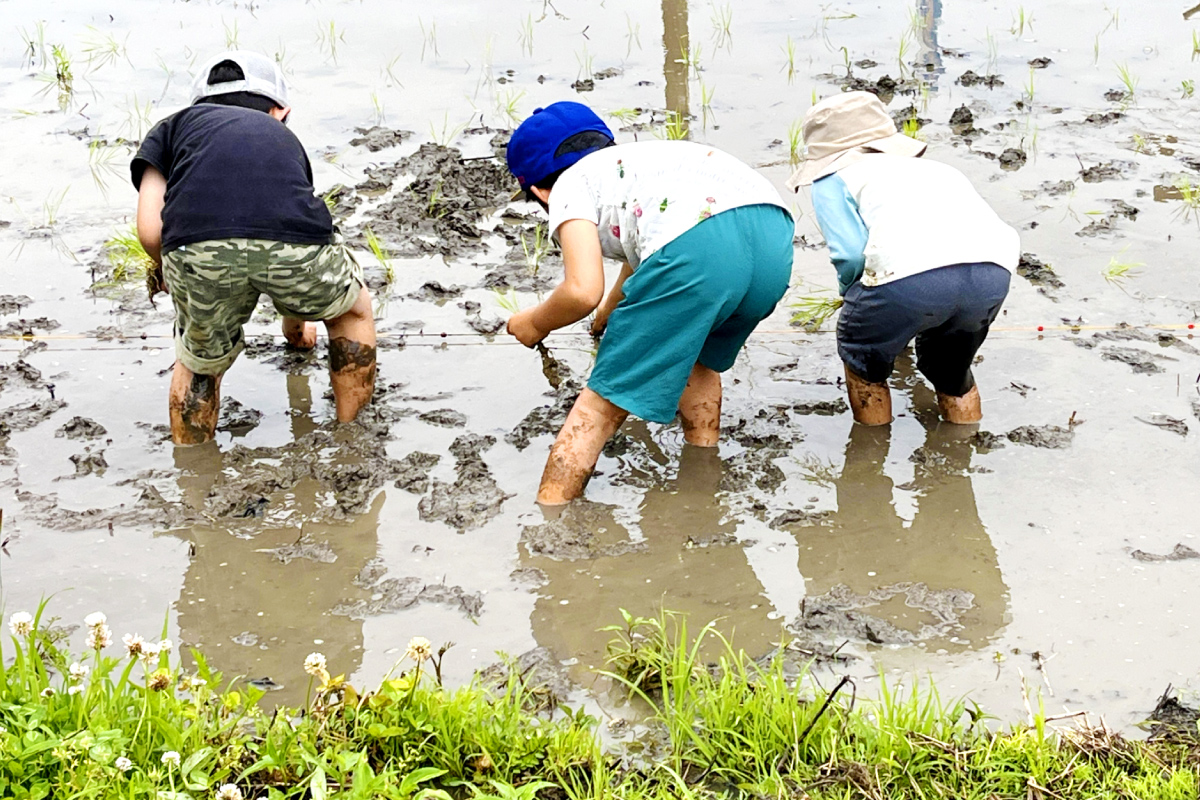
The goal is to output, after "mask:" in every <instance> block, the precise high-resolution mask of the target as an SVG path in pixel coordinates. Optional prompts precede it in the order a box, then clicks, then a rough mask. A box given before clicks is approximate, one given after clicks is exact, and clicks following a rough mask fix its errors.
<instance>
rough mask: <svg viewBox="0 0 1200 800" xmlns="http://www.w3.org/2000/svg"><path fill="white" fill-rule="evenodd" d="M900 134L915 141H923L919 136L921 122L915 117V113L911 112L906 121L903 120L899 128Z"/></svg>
mask: <svg viewBox="0 0 1200 800" xmlns="http://www.w3.org/2000/svg"><path fill="white" fill-rule="evenodd" d="M900 132H901V133H903V134H904V135H905V136H907V137H909V138H910V139H916V140H917V141H919V142H920V141H924V137H923V136H921V120H920V118H918V117H917V112H916V111H913V113H912V114H910V115H909V117H908V119H906V120H904V122H903V123H902V124H901V126H900Z"/></svg>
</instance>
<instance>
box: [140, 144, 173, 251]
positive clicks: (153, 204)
mask: <svg viewBox="0 0 1200 800" xmlns="http://www.w3.org/2000/svg"><path fill="white" fill-rule="evenodd" d="M166 193H167V179H166V178H165V177H163V174H162V173H161V172H159V171H158V170H157V169H155V168H154V167H151V166H149V165H147V166H146V171H145V172H144V173H142V183H141V186H140V188H139V189H138V207H137V234H138V240H139V241H140V242H141V243H142V247H143V248H145V250H146V254H147V255H148V256H150V258H151V259H153V260H154V263H155V264H156V265H158V266H161V265H162V210H163V202H164V200H163V198H164V197H165V195H166Z"/></svg>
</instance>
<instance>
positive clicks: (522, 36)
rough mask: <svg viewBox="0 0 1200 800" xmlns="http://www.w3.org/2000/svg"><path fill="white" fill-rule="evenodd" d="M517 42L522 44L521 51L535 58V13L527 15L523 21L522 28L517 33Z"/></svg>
mask: <svg viewBox="0 0 1200 800" xmlns="http://www.w3.org/2000/svg"><path fill="white" fill-rule="evenodd" d="M517 42H518V43H519V44H520V45H521V52H522V53H525V54H526V55H527V56H529V57H530V58H533V14H529V15H527V16H526V17H525V20H524V21H523V22H522V23H521V30H520V32H519V33H518V34H517Z"/></svg>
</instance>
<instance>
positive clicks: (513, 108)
mask: <svg viewBox="0 0 1200 800" xmlns="http://www.w3.org/2000/svg"><path fill="white" fill-rule="evenodd" d="M524 96H525V92H524V91H519V92H517V91H513V90H512V89H506V90H505V91H504V92H503V93H501V94H499V95H497V97H496V107H497V108H498V109H499V111H500V115H501V116H502V117H504V119H506V120H507V121H508V122H509V124H511V125H516V124H518V123H519V122H520V121H521V112H520V111H518V110H517V104H518V103H520V102H521V98H522V97H524Z"/></svg>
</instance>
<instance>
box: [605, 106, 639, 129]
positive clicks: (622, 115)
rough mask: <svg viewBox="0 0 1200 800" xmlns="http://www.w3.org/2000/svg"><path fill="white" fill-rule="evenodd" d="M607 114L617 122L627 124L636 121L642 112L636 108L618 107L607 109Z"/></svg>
mask: <svg viewBox="0 0 1200 800" xmlns="http://www.w3.org/2000/svg"><path fill="white" fill-rule="evenodd" d="M608 115H609V116H610V117H612V118H613V119H615V120H616V121H617V122H620V123H621V124H622V125H629V124H630V123H633V122H636V121H637V118H638V117H640V116H641V115H642V112H641V110H640V109H636V108H618V109H614V110H613V111H609V112H608Z"/></svg>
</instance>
